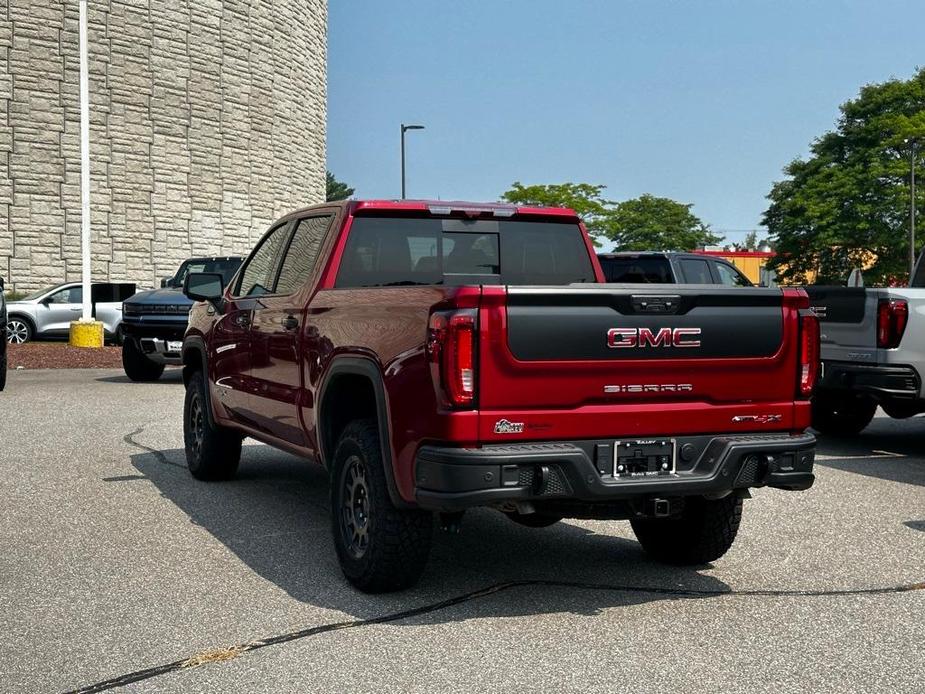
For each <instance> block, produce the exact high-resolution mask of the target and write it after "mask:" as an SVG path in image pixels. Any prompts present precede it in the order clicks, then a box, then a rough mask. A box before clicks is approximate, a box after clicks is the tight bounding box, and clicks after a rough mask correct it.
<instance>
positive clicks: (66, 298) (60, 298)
mask: <svg viewBox="0 0 925 694" xmlns="http://www.w3.org/2000/svg"><path fill="white" fill-rule="evenodd" d="M83 300H84V290H83V287H80V286H77V287H70V288H68V289H61V290H59V291H57V292H55V293H54V294H51V295H50V296H49V297H48V299H46V301H48V303H50V304H80V303H83Z"/></svg>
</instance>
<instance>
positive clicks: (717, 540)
mask: <svg viewBox="0 0 925 694" xmlns="http://www.w3.org/2000/svg"><path fill="white" fill-rule="evenodd" d="M741 519H742V499H740V498H739V497H737V496H735V495H732V494H730V495H729V496H726V497H724V498H722V499H716V500H710V499H704V498H701V497H690V498H687V499H685V500H684V510H683V511H682V513H681V515H680V516H678V517H676V518H639V519H634V520H632V521H630V523H631V524H632V526H633V532H635V533H636V538H637V539H638V540H639V544H641V545H642V548H643V549H644V550H645V551H646V552H647V553H648V554H650V555H651V556H652V557H654V558H655V559H657V560H658V561H663V562H665V563H667V564H682V565H683V564H686V565H696V564H706V563H708V562H711V561H714V560H716V559H719V558H720V557H721V556H723V555H724V554H725V553H726V552H727V551H729V548H730V547H732V543H733V541H735V538H736V534H737V533H738V532H739V522H740V521H741Z"/></svg>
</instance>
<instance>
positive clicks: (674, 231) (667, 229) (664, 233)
mask: <svg viewBox="0 0 925 694" xmlns="http://www.w3.org/2000/svg"><path fill="white" fill-rule="evenodd" d="M691 207H692V205H685V204H684V203H680V202H676V201H675V200H671V199H670V198H658V197H655V196H654V195H649V194H648V193H646V194H645V195H642V196H640V197H638V198H634V199H632V200H626V201H625V202H621V203H618V204H617V205H615V206H614V207H613V208H612V209H610V210H608V212H607V214H606V217H605V219H604V223H603V226H604V233H605V235H606V236H607V238H609V239H610V240H612V241H613V242H614V243H615V244H616V247H617V249H618V250H626V251H654V250H659V251H690V250H693V249H695V248H700V247H701V246H709V245H711V244H715V243H718V242H719V241H721V240H722V237H720V236H716V235H715V234H713V233H712V232H711V231H710V227H708V226H707V225H706V224H704V223H703V222H702V221H701V220H700V219H699V218H698V217H697V215H695V214H694V213H693V212H691Z"/></svg>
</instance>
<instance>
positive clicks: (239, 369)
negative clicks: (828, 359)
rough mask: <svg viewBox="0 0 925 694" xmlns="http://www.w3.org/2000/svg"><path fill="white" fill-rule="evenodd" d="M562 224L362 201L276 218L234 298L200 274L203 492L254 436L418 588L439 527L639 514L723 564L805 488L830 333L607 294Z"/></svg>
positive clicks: (745, 306)
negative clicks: (776, 498) (754, 493)
mask: <svg viewBox="0 0 925 694" xmlns="http://www.w3.org/2000/svg"><path fill="white" fill-rule="evenodd" d="M603 282H604V277H603V274H602V273H601V269H600V266H599V264H598V262H597V259H596V257H595V254H594V251H593V247H592V245H591V243H590V240H589V238H588V235H587V233H586V232H585V229H584V227H583V226H582V224H581V223H580V220H579V219H578V217H576V215H575V213H574V212H572V211H570V210H564V209H551V208H530V207H512V206H506V205H499V204H484V205H483V204H473V203H450V202H438V201H431V202H424V201H363V202H357V201H350V202H344V203H333V204H332V203H329V204H323V205H318V206H315V207H310V208H307V209H303V210H299V211H298V212H294V213H292V214H289V215H287V216H285V217H283V218H282V219H280V220H279V221H278V222H276V223H275V224H274V225H273V226H272V227H271V228H270V230H269V231H268V232H267V233H266V235H265V236H264V237H263V238H262V239H261V241H260V242H259V243H258V244H257V247H256V248H255V249H254V251H253V252H252V253H251V255H250V257H249V258H248V259H247V260H246V261H245V262H244V264H243V265H242V266H241V269H240V270H239V271H238V274H237V275H236V277H235V278H234V279H233V280H232V282H231V284H230V285H229V286H227V287H226V286H223V281H222V277H221V275H216V274H208V273H194V274H190V275H189V276H188V277H187V278H186V283H185V288H184V290H185V292H186V294H187V296H189V297H190V298H191V299H194V300H197V301H200V302H201V303H198V304H196V305H195V307H194V308H193V310H192V312H191V314H190V320H189V328H188V330H187V333H186V336H185V339H184V343H183V364H184V371H183V374H184V381H185V383H186V389H187V390H186V401H185V412H184V435H185V445H186V456H187V461H188V464H189V469H190V472H191V473H192V475H193V476H194V477H196V478H197V479H204V480H220V479H228V478H230V477H232V476H233V475H234V474H235V471H236V469H237V467H238V462H239V459H240V454H241V440H242V438H243V437H245V436H250V437H253V438H254V439H257V440H259V441H262V442H265V443H267V444H270V445H271V446H276V447H278V448H280V449H283V450H286V451H289V452H291V453H294V454H296V455H299V456H303V457H305V458H307V459H312V460H315V461H318V462H319V463H321V464H322V465H324V466H325V467H326V468H327V470H328V471H329V473H330V480H331V483H330V484H331V492H330V493H331V516H332V525H333V535H334V545H335V548H336V551H337V554H338V558H339V560H340V564H341V567H342V569H343V572H344V574H345V576H346V577H347V579H348V580H349V581H350V582H351V583H352V584H353V585H354V586H356V587H357V588H359V589H361V590H364V591H369V592H376V591H386V590H396V589H400V588H404V587H407V586H410V585H412V584H413V583H414V582H415V581H416V580H417V579H418V577H419V576H420V574H421V572H422V571H423V568H424V565H425V562H426V560H427V556H428V552H429V547H430V542H431V534H432V530H433V525H434V515H435V514H439V517H440V519H441V520H442V523H443V525H444V526H453V527H455V526H456V525H457V524H458V521H459V516H460V515H461V513H462V511H464V510H465V509H467V508H471V507H475V506H489V507H493V508H496V509H498V510H500V511H502V512H503V513H505V514H507V515H508V516H509V517H510V518H511V519H513V520H514V521H516V522H518V523H522V524H524V525H527V526H533V527H541V526H546V525H550V524H552V523H555V522H556V521H558V520H561V519H562V518H598V519H628V520H630V522H631V523H632V527H633V530H634V531H635V533H636V536H637V538H638V539H639V541H640V542H641V544H642V546H643V547H644V549H645V550H646V551H647V552H649V554H650V555H652V556H653V557H655V558H656V559H659V560H663V561H667V562H672V563H682V564H683V563H687V564H702V563H706V562H709V561H712V560H714V559H717V558H718V557H720V556H722V555H723V554H724V553H725V552H726V550H728V549H729V547H730V546H731V544H732V542H733V540H734V539H735V535H736V532H737V530H738V526H739V519H740V517H741V511H742V499H743V498H746V497H748V496H749V493H748V490H749V488H752V487H761V486H769V487H776V488H778V489H788V490H799V489H806V488H808V487H809V486H810V485H811V484H812V483H813V472H812V468H813V456H814V450H815V439H814V438H813V436H812V435H810V434H807V433H806V432H805V429H806V427H807V426H809V423H810V401H809V398H810V395H811V393H812V389H813V385H814V382H815V379H816V373H817V365H818V361H819V355H818V345H819V331H818V323H817V320H816V317H815V315H814V314H813V313H812V312H811V311H810V310H809V301H808V298H807V296H806V294H805V293H803V291H802V290H798V289H764V288H730V287H720V286H716V285H710V286H707V285H664V284H663V285H652V286H649V285H638V284H637V285H632V284H622V285H621V284H605V283H603Z"/></svg>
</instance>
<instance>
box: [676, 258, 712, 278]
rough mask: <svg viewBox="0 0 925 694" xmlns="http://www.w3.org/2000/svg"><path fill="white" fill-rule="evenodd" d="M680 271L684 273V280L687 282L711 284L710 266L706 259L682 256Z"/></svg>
mask: <svg viewBox="0 0 925 694" xmlns="http://www.w3.org/2000/svg"><path fill="white" fill-rule="evenodd" d="M681 271H682V272H683V273H684V281H685V282H687V283H688V284H713V277H712V275H710V266H709V265H707V261H706V260H700V259H699V258H682V260H681Z"/></svg>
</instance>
